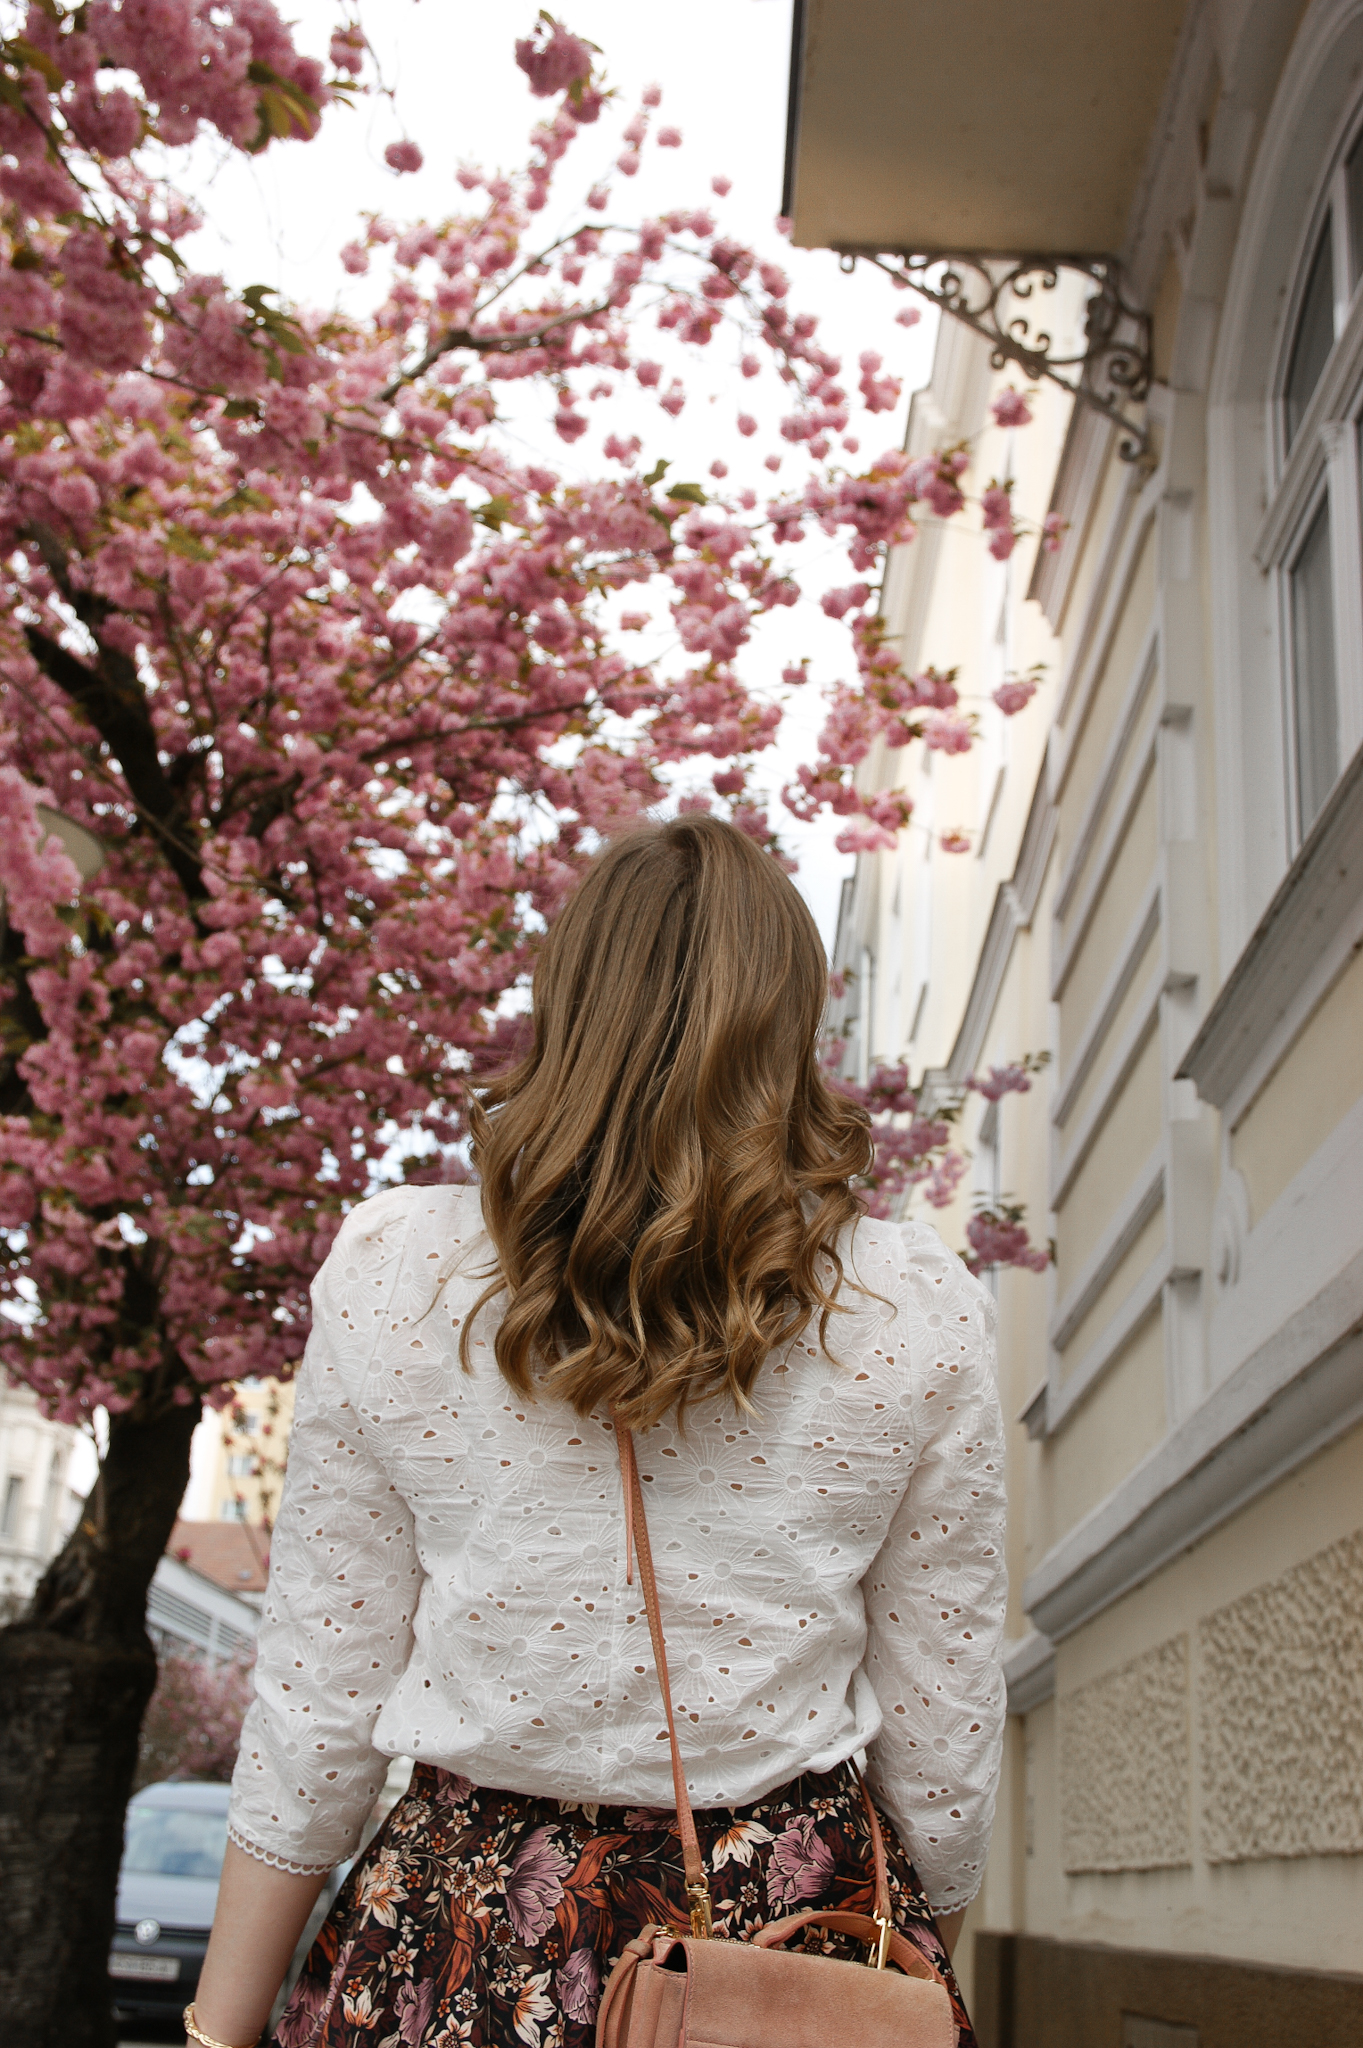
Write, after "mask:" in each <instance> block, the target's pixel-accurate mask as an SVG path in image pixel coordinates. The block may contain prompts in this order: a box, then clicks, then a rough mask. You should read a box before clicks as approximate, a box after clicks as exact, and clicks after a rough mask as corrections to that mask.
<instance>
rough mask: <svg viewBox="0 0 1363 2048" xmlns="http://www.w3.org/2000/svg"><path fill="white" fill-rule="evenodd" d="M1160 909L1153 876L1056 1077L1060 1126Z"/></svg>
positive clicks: (1154, 928) (1054, 1110) (1151, 935)
mask: <svg viewBox="0 0 1363 2048" xmlns="http://www.w3.org/2000/svg"><path fill="white" fill-rule="evenodd" d="M1160 908H1161V903H1160V885H1159V878H1158V876H1156V877H1154V878H1152V880H1151V883H1150V886H1149V888H1148V889H1147V890H1146V892H1145V895H1144V897H1143V899H1142V900H1141V903H1140V904H1139V906H1138V908H1137V910H1136V914H1135V916H1134V917H1133V918H1132V920H1131V922H1130V924H1129V925H1128V926H1127V928H1126V932H1125V934H1124V936H1123V938H1122V943H1121V946H1120V948H1119V949H1118V953H1117V958H1116V959H1115V960H1114V961H1113V963H1112V966H1111V968H1110V969H1109V971H1108V977H1107V980H1106V981H1105V982H1104V983H1103V986H1102V987H1101V988H1100V989H1099V991H1098V994H1097V996H1096V997H1095V999H1094V1004H1093V1014H1092V1016H1091V1017H1090V1018H1089V1021H1088V1023H1087V1024H1086V1025H1085V1026H1084V1030H1083V1034H1082V1036H1081V1037H1080V1039H1079V1042H1078V1044H1077V1045H1076V1046H1075V1048H1074V1054H1073V1057H1072V1058H1071V1060H1070V1063H1069V1066H1068V1067H1067V1068H1066V1069H1065V1070H1064V1072H1063V1073H1061V1074H1059V1075H1057V1077H1056V1091H1055V1102H1054V1106H1053V1107H1052V1110H1051V1121H1052V1123H1054V1124H1056V1125H1057V1126H1059V1125H1062V1124H1064V1123H1065V1122H1067V1121H1068V1118H1069V1114H1070V1111H1071V1110H1072V1109H1073V1108H1074V1104H1075V1098H1076V1097H1077V1096H1078V1094H1079V1092H1080V1090H1081V1089H1082V1088H1083V1085H1084V1083H1085V1081H1086V1080H1087V1079H1088V1076H1089V1072H1090V1070H1091V1068H1092V1066H1093V1062H1094V1060H1095V1059H1096V1058H1097V1056H1098V1053H1099V1052H1100V1051H1101V1049H1102V1044H1103V1040H1104V1039H1105V1038H1106V1037H1107V1034H1108V1032H1109V1031H1110V1030H1111V1028H1112V1020H1113V1018H1114V1017H1115V1016H1116V1014H1117V1012H1118V1010H1119V1009H1120V1008H1121V1006H1122V1003H1123V1001H1124V1000H1125V998H1126V992H1127V990H1128V989H1129V988H1130V986H1131V982H1132V977H1133V976H1134V974H1135V972H1136V969H1137V968H1138V967H1139V966H1140V963H1141V961H1142V959H1143V958H1144V956H1145V950H1146V948H1147V946H1148V945H1149V944H1150V941H1151V940H1152V939H1153V938H1154V936H1155V933H1156V932H1157V931H1158V930H1159V921H1160Z"/></svg>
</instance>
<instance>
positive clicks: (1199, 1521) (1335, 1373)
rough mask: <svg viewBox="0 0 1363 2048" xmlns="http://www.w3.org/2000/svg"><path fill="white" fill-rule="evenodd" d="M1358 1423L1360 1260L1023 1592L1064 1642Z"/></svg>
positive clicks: (1362, 1374)
mask: <svg viewBox="0 0 1363 2048" xmlns="http://www.w3.org/2000/svg"><path fill="white" fill-rule="evenodd" d="M1359 1422H1363V1254H1359V1255H1358V1256H1357V1257H1355V1258H1354V1259H1353V1260H1352V1261H1351V1262H1350V1264H1349V1265H1348V1266H1346V1267H1345V1268H1344V1269H1343V1270H1342V1271H1341V1272H1340V1273H1338V1274H1337V1275H1336V1277H1335V1279H1334V1280H1333V1281H1332V1282H1331V1283H1330V1284H1329V1285H1328V1286H1327V1287H1325V1288H1324V1289H1323V1290H1322V1291H1321V1293H1319V1294H1318V1295H1316V1296H1315V1298H1314V1299H1313V1300H1311V1301H1309V1302H1307V1303H1306V1304H1305V1305H1304V1307H1302V1308H1301V1309H1300V1310H1298V1312H1297V1313H1296V1314H1295V1315H1293V1316H1290V1317H1289V1318H1288V1319H1287V1321H1286V1322H1285V1323H1283V1324H1282V1325H1281V1326H1280V1327H1279V1328H1278V1329H1277V1330H1275V1331H1274V1332H1273V1334H1272V1336H1271V1337H1269V1338H1268V1340H1267V1341H1266V1342H1265V1343H1264V1344H1262V1345H1260V1347H1259V1349H1258V1350H1257V1351H1255V1352H1254V1354H1253V1355H1252V1356H1251V1357H1250V1358H1247V1359H1246V1360H1245V1362H1244V1364H1243V1365H1241V1366H1240V1367H1239V1368H1238V1369H1237V1370H1236V1371H1235V1372H1233V1373H1232V1374H1231V1375H1230V1376H1229V1378H1228V1379H1226V1380H1224V1381H1223V1382H1222V1384H1221V1385H1220V1386H1219V1387H1217V1388H1215V1389H1214V1390H1213V1392H1212V1393H1211V1394H1209V1395H1208V1397H1207V1399H1206V1400H1205V1401H1204V1402H1202V1404H1201V1405H1200V1406H1199V1407H1198V1408H1196V1409H1195V1410H1194V1411H1193V1413H1192V1414H1191V1415H1190V1416H1188V1418H1187V1420H1186V1421H1185V1422H1183V1423H1181V1424H1180V1425H1179V1427H1178V1428H1177V1429H1175V1430H1173V1431H1172V1432H1171V1433H1170V1435H1168V1436H1167V1437H1166V1438H1165V1439H1164V1441H1163V1443H1161V1444H1159V1445H1158V1446H1157V1447H1156V1449H1155V1450H1153V1451H1152V1452H1151V1453H1150V1454H1149V1456H1148V1457H1146V1458H1144V1459H1142V1461H1141V1463H1140V1464H1139V1465H1138V1466H1137V1467H1136V1469H1135V1470H1134V1471H1133V1472H1131V1473H1129V1474H1128V1475H1127V1477H1126V1478H1125V1479H1124V1480H1123V1481H1122V1483H1121V1485H1120V1486H1118V1487H1117V1488H1116V1489H1115V1490H1114V1491H1113V1492H1112V1493H1110V1494H1109V1495H1108V1497H1107V1499H1106V1500H1104V1501H1101V1502H1100V1503H1099V1504H1098V1506H1097V1507H1095V1508H1093V1509H1092V1510H1091V1511H1090V1512H1089V1513H1088V1514H1087V1515H1085V1516H1084V1518H1083V1520H1082V1521H1080V1522H1079V1523H1077V1524H1076V1526H1075V1527H1074V1528H1073V1529H1071V1530H1070V1531H1069V1533H1068V1534H1067V1535H1065V1536H1064V1537H1062V1538H1061V1540H1060V1542H1059V1543H1057V1544H1056V1545H1055V1546H1054V1548H1053V1549H1052V1550H1050V1551H1049V1552H1048V1553H1047V1555H1046V1556H1045V1557H1044V1558H1043V1559H1042V1561H1041V1563H1040V1564H1039V1565H1038V1566H1037V1568H1036V1570H1035V1571H1034V1572H1032V1573H1031V1575H1030V1576H1029V1577H1028V1578H1027V1580H1026V1581H1025V1583H1024V1585H1023V1588H1022V1600H1023V1606H1024V1607H1025V1609H1026V1611H1027V1613H1028V1615H1029V1616H1030V1617H1031V1620H1032V1622H1033V1624H1034V1625H1035V1627H1037V1628H1038V1629H1040V1630H1041V1631H1042V1632H1043V1633H1044V1634H1045V1635H1047V1636H1049V1637H1050V1638H1051V1640H1052V1641H1054V1642H1062V1641H1063V1640H1064V1639H1065V1637H1066V1636H1069V1635H1072V1634H1073V1633H1074V1631H1075V1630H1076V1629H1079V1628H1082V1627H1083V1626H1084V1624H1085V1622H1088V1621H1091V1620H1092V1619H1093V1617H1094V1616H1095V1615H1097V1614H1101V1613H1102V1612H1103V1610H1104V1609H1105V1608H1107V1607H1110V1606H1112V1605H1113V1603H1114V1602H1115V1601H1117V1600H1120V1599H1121V1598H1122V1597H1123V1595H1124V1594H1126V1593H1129V1592H1131V1591H1132V1590H1133V1589H1134V1588H1135V1587H1137V1586H1139V1585H1141V1584H1143V1583H1144V1581H1145V1580H1147V1579H1149V1578H1151V1577H1152V1576H1153V1575H1154V1574H1155V1573H1156V1572H1157V1571H1159V1570H1161V1569H1162V1567H1163V1566H1164V1565H1166V1564H1168V1563H1170V1562H1171V1560H1172V1559H1174V1558H1175V1557H1177V1556H1178V1555H1179V1554H1180V1553H1181V1552H1183V1551H1185V1550H1188V1549H1190V1548H1191V1546H1192V1545H1193V1544H1195V1543H1198V1542H1200V1541H1201V1540H1202V1538H1203V1537H1204V1536H1207V1535H1210V1533H1211V1532H1212V1530H1213V1529H1216V1528H1219V1527H1220V1525H1221V1524H1222V1523H1223V1522H1226V1521H1228V1520H1229V1519H1230V1517H1231V1516H1232V1515H1234V1514H1236V1513H1238V1512H1239V1510H1240V1509H1241V1508H1242V1507H1244V1506H1246V1505H1247V1504H1248V1503H1249V1502H1250V1501H1252V1500H1254V1499H1255V1498H1256V1497H1257V1496H1258V1495H1259V1494H1261V1493H1263V1492H1265V1491H1266V1490H1267V1488H1269V1487H1270V1486H1273V1485H1275V1484H1276V1483H1277V1481H1278V1480H1279V1479H1282V1478H1285V1477H1286V1476H1287V1474H1288V1473H1290V1472H1292V1471H1294V1470H1295V1469H1296V1467H1297V1466H1299V1465H1301V1464H1303V1463H1304V1462H1305V1460H1306V1459H1308V1458H1310V1457H1312V1456H1314V1454H1315V1453H1316V1452H1317V1451H1320V1450H1323V1449H1324V1447H1325V1446H1326V1445H1327V1444H1329V1443H1332V1442H1334V1441H1335V1439H1336V1438H1338V1437H1340V1436H1343V1435H1344V1434H1345V1433H1346V1432H1347V1431H1348V1430H1350V1429H1353V1428H1354V1427H1355V1426H1356V1425H1357V1424H1358V1423H1359Z"/></svg>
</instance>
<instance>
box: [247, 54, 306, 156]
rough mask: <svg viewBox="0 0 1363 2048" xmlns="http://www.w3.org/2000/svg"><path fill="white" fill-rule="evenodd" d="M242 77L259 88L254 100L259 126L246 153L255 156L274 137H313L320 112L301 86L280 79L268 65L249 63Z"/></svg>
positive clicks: (288, 79) (290, 80) (266, 146)
mask: <svg viewBox="0 0 1363 2048" xmlns="http://www.w3.org/2000/svg"><path fill="white" fill-rule="evenodd" d="M246 76H247V77H248V78H249V79H250V81H251V83H252V85H258V86H259V87H260V88H261V92H260V96H259V98H258V99H257V101H256V112H257V113H258V114H259V116H260V126H259V128H258V129H257V130H256V133H255V134H254V135H253V136H252V138H251V140H250V141H249V142H248V143H247V145H246V147H247V150H248V152H250V154H252V155H258V154H259V153H260V151H261V150H262V149H266V148H268V146H269V144H270V143H271V142H273V141H274V140H275V139H276V138H279V139H281V140H282V139H285V138H287V137H288V136H290V135H302V136H303V137H304V138H306V137H307V136H309V135H312V134H315V132H316V129H317V124H318V121H319V120H320V119H321V112H322V110H321V108H320V107H319V106H318V104H317V102H316V100H315V99H313V98H312V96H311V94H309V93H306V92H304V90H303V88H302V86H301V85H295V84H294V82H293V80H292V79H291V78H281V77H280V75H279V73H278V72H277V71H274V70H272V69H271V67H270V66H269V65H268V64H260V63H255V64H249V65H248V66H247V68H246Z"/></svg>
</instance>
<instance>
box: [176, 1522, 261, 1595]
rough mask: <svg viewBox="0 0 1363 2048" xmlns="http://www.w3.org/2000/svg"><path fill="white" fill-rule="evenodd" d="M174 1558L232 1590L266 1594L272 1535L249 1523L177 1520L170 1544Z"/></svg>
mask: <svg viewBox="0 0 1363 2048" xmlns="http://www.w3.org/2000/svg"><path fill="white" fill-rule="evenodd" d="M166 1553H167V1555H168V1556H170V1557H178V1558H179V1560H180V1562H181V1563H182V1564H187V1565H191V1566H192V1567H193V1568H194V1570H195V1571H196V1572H202V1573H203V1575H204V1577H205V1578H206V1579H212V1580H213V1581H214V1583H215V1584H216V1585H219V1586H225V1587H226V1589H227V1591H228V1592H229V1593H263V1592H264V1591H265V1574H266V1570H267V1568H268V1566H269V1562H270V1536H269V1531H268V1530H266V1529H255V1528H252V1527H251V1526H250V1524H249V1523H246V1522H177V1523H176V1524H175V1527H174V1528H173V1529H172V1530H171V1532H170V1541H169V1543H168V1544H167V1545H166Z"/></svg>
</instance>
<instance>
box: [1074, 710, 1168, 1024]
mask: <svg viewBox="0 0 1363 2048" xmlns="http://www.w3.org/2000/svg"><path fill="white" fill-rule="evenodd" d="M1155 753H1156V731H1152V732H1151V734H1150V738H1149V741H1148V744H1147V745H1146V746H1144V747H1142V749H1141V751H1140V753H1139V754H1138V755H1137V757H1136V759H1135V760H1134V761H1133V762H1132V763H1131V766H1130V768H1129V769H1128V770H1127V773H1126V777H1125V779H1124V781H1123V783H1122V786H1121V789H1120V790H1119V791H1118V793H1117V795H1116V796H1115V797H1114V798H1113V801H1112V809H1111V814H1110V815H1109V817H1108V821H1107V829H1106V831H1105V832H1104V833H1103V835H1102V840H1101V844H1100V845H1099V847H1098V850H1097V851H1096V853H1095V854H1094V856H1093V859H1092V861H1091V863H1090V865H1089V867H1088V868H1087V870H1086V874H1087V877H1088V879H1087V881H1086V882H1085V884H1084V888H1083V890H1082V892H1081V893H1080V896H1079V901H1078V903H1077V904H1076V906H1075V909H1074V915H1073V916H1072V918H1071V919H1070V920H1069V921H1068V923H1067V924H1066V925H1065V926H1064V928H1063V934H1062V927H1061V923H1060V919H1059V917H1058V916H1057V918H1056V924H1055V933H1056V945H1055V949H1054V957H1053V960H1052V964H1051V1001H1052V1002H1053V1003H1058V1002H1059V1001H1060V998H1061V997H1062V996H1063V995H1064V993H1065V988H1066V985H1067V983H1068V981H1069V978H1070V975H1071V973H1072V972H1073V969H1074V963H1075V961H1076V960H1077V959H1078V958H1079V955H1080V953H1081V951H1082V950H1083V946H1084V941H1085V940H1086V939H1087V937H1088V934H1089V927H1090V925H1091V924H1092V923H1093V918H1094V913H1095V912H1096V910H1097V908H1098V904H1099V902H1100V900H1101V898H1102V894H1103V891H1104V889H1105V888H1106V887H1107V884H1108V881H1109V879H1110V877H1111V874H1112V870H1113V868H1114V867H1115V866H1116V865H1117V862H1118V861H1119V860H1120V858H1121V854H1122V848H1123V847H1124V846H1125V844H1126V838H1127V834H1128V832H1129V831H1130V830H1131V823H1132V820H1133V818H1134V817H1135V815H1136V812H1137V811H1138V810H1139V808H1140V806H1141V803H1142V801H1143V799H1144V797H1145V792H1146V789H1147V787H1148V785H1149V782H1150V778H1151V776H1152V775H1153V774H1154V772H1155Z"/></svg>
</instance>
